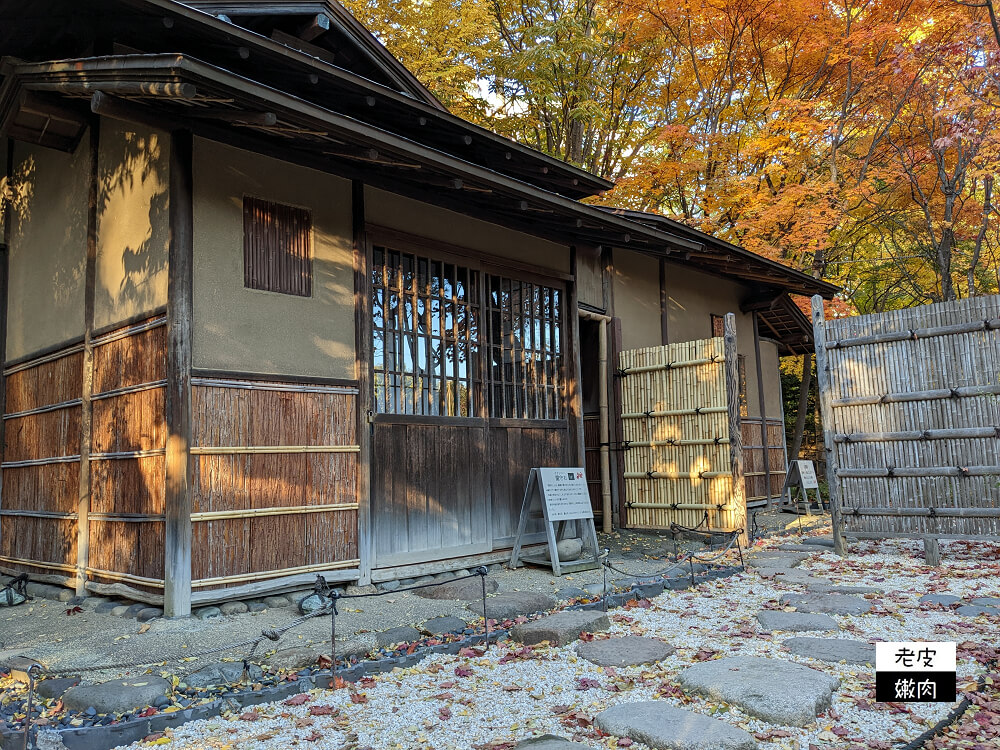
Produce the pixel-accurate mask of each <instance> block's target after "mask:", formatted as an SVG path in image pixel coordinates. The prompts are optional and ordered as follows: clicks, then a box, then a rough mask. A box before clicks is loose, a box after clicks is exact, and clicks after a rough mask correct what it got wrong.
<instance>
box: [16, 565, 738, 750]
mask: <svg viewBox="0 0 1000 750" xmlns="http://www.w3.org/2000/svg"><path fill="white" fill-rule="evenodd" d="M740 572H742V570H741V569H740V568H738V567H734V568H731V569H723V570H715V571H712V570H708V571H702V572H701V573H697V574H695V580H696V581H697V579H699V578H701V579H702V581H701V582H702V583H704V582H705V581H708V580H713V579H715V578H725V577H728V576H732V575H735V574H736V573H740ZM673 580H676V581H678V582H681V581H684V582H685V584H684V586H683V589H687V588H689V586H688V585H687V583H686V582H687V581H689V580H690V578H689V577H687V576H685V577H684V578H683V579H680V578H678V579H673ZM667 589H671V590H675V589H674V587H673V586H672V585H671V584H670V583H669V582H668V581H665V580H661V581H655V582H651V583H638V582H636V583H635V584H633V588H632V589H630V590H629V591H624V592H622V593H618V594H607V595H606V596H605V599H604V600H602V599H598V600H596V601H593V602H589V603H587V604H574V605H571V606H569V607H564V608H563V609H564V610H569V611H573V610H584V611H588V610H598V609H603V608H604V606H605V604H604V601H605V600H606V601H607V607H608V609H617V608H618V607H621V606H623V605H624V604H625V603H626V602H628V601H631V600H633V599H635V598H636V595H639V596H641V597H643V598H647V599H648V598H651V597H653V596H659V595H660V594H662V593H663V592H664V591H666V590H667ZM676 590H681V589H676ZM387 593H389V592H387ZM507 635H508V630H507V629H502V628H501V629H497V630H490V634H489V639H490V642H491V643H493V642H496V641H499V640H501V639H502V638H504V637H506V636H507ZM483 641H485V634H482V633H480V634H475V635H470V636H467V637H465V638H463V639H462V640H459V641H452V642H451V643H440V644H437V645H434V646H424V647H423V648H420V649H417V650H416V651H414V652H413V653H412V654H404V655H402V656H390V657H387V658H384V659H368V660H365V661H361V662H358V663H357V664H353V665H351V666H350V667H340V668H338V669H337V677H340V678H342V679H344V680H347V681H348V682H357V681H358V680H360V679H361V678H363V677H366V676H368V675H373V674H380V673H383V672H391V671H392V670H393V669H395V668H396V667H399V668H401V669H405V668H407V667H412V666H414V665H415V664H417V663H419V662H420V661H422V660H423V659H424V658H426V657H427V656H431V655H433V654H440V653H444V654H450V655H457V654H458V652H459V651H461V650H462V649H463V648H466V647H468V646H475V645H479V644H481V643H483ZM331 682H332V680H331V679H330V676H329V675H328V674H327V675H322V674H320V675H308V676H305V677H302V676H300V677H299V678H298V679H297V680H295V681H294V682H283V683H281V684H279V685H272V686H268V687H265V688H263V689H261V690H256V691H255V690H244V691H242V692H239V693H231V694H229V695H227V696H226V697H224V698H218V699H216V700H214V701H212V702H210V703H204V704H201V705H198V706H192V707H190V708H182V709H181V710H179V711H173V712H171V713H156V714H154V715H153V716H150V717H147V718H142V719H130V720H128V721H124V722H121V723H118V724H106V725H95V726H89V727H68V728H64V729H46V728H45V727H33V734H34V743H31V744H29V747H34V746H36V745H37V742H38V739H37V738H38V735H39V733H45V734H46V735H48V736H52V735H55V736H57V737H58V738H59V739H61V740H62V743H63V745H64V746H65V747H66V750H111V749H112V748H115V747H118V746H119V745H128V744H131V743H133V742H138V741H139V740H141V739H143V738H144V737H147V736H148V735H151V734H157V733H159V732H162V731H163V730H165V729H174V728H176V727H179V726H181V725H183V724H187V723H188V722H191V721H198V720H200V719H211V718H214V717H217V716H220V715H221V714H222V713H223V712H224V711H226V710H230V711H235V710H236V709H238V708H248V707H250V706H257V705H260V704H261V703H271V702H272V701H277V700H281V699H284V698H288V697H290V696H292V695H297V694H298V693H305V692H307V691H309V690H312V689H316V688H319V689H328V688H330V687H331ZM28 731H32V728H29V730H28ZM23 745H24V732H23V731H18V730H11V729H9V728H6V727H2V728H0V750H21V748H22V747H23Z"/></svg>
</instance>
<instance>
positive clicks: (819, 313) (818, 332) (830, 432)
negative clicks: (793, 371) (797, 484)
mask: <svg viewBox="0 0 1000 750" xmlns="http://www.w3.org/2000/svg"><path fill="white" fill-rule="evenodd" d="M812 322H813V343H814V345H815V346H816V385H817V387H818V388H819V410H820V416H821V418H822V420H823V448H824V450H825V452H826V483H827V492H828V493H829V494H830V522H831V524H832V526H833V551H834V552H836V553H837V554H838V555H844V554H845V553H846V548H845V547H844V529H843V525H842V523H841V517H840V478H839V477H838V476H837V451H836V445H834V442H833V436H834V434H835V433H836V422H835V421H834V417H833V385H832V383H831V378H830V363H829V359H828V355H827V352H826V312H825V310H824V309H823V298H822V297H821V296H820V295H818V294H817V295H816V296H814V297H813V298H812Z"/></svg>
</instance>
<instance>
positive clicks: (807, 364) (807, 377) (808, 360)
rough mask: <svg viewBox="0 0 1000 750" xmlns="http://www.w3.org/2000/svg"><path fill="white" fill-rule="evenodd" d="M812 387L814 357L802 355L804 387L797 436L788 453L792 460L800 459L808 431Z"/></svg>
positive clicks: (794, 436) (800, 391) (795, 435)
mask: <svg viewBox="0 0 1000 750" xmlns="http://www.w3.org/2000/svg"><path fill="white" fill-rule="evenodd" d="M811 386H812V355H811V354H803V355H802V386H801V387H800V388H799V410H798V415H797V416H796V417H795V434H794V435H793V436H792V449H791V450H790V451H789V452H788V453H789V455H790V456H791V457H792V460H793V461H794V460H796V459H797V458H798V457H799V450H800V449H801V448H802V433H803V432H805V429H806V413H807V412H808V411H809V389H810V388H811Z"/></svg>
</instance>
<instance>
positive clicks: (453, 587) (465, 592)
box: [413, 576, 500, 614]
mask: <svg viewBox="0 0 1000 750" xmlns="http://www.w3.org/2000/svg"><path fill="white" fill-rule="evenodd" d="M431 580H433V579H431ZM418 581H419V579H418ZM499 588H500V586H499V584H497V582H496V581H495V580H493V579H492V578H487V579H486V593H487V594H495V593H496V592H497V589H499ZM413 594H414V595H415V596H419V597H420V598H421V599H449V600H453V601H466V602H467V601H475V600H476V599H478V600H480V601H482V599H483V584H482V581H481V579H480V578H479V577H478V576H477V577H476V578H463V579H462V580H461V581H445V582H443V583H442V584H441V585H440V586H430V587H428V588H426V589H417V590H416V591H414V592H413ZM480 614H482V611H481V610H480Z"/></svg>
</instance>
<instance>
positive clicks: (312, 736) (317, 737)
mask: <svg viewBox="0 0 1000 750" xmlns="http://www.w3.org/2000/svg"><path fill="white" fill-rule="evenodd" d="M321 739H323V735H322V734H320V733H319V732H317V731H316V730H315V729H314V730H312V733H311V734H310V735H309V736H308V737H306V742H315V741H316V740H321Z"/></svg>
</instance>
